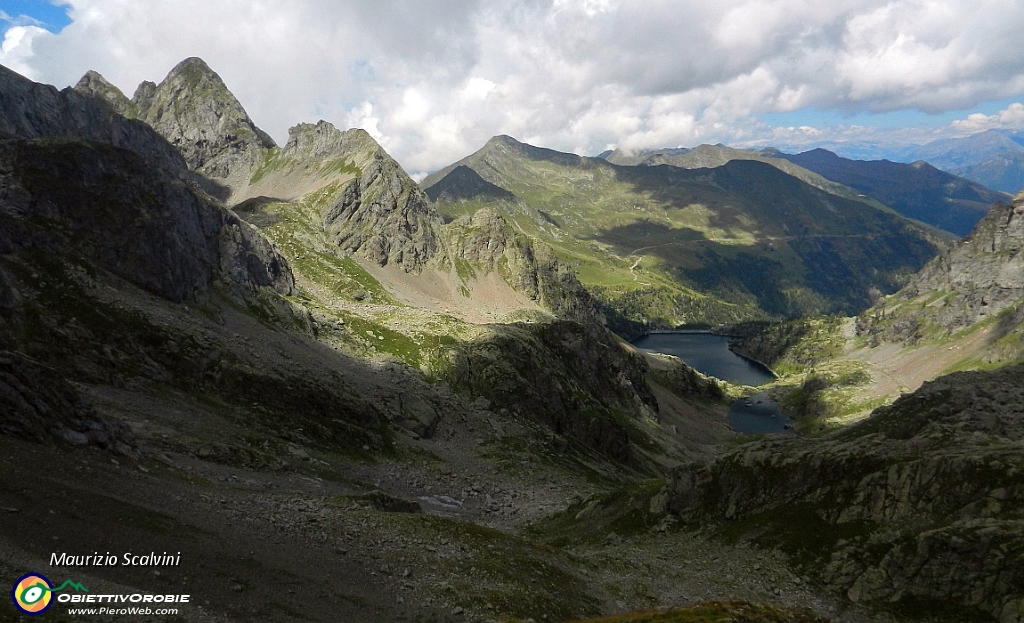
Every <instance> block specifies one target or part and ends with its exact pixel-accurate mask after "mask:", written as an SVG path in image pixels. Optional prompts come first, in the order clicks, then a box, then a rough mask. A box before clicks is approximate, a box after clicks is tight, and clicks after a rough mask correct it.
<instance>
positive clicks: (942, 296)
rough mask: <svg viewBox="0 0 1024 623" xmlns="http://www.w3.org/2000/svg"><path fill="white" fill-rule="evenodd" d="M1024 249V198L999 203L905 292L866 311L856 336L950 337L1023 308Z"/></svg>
mask: <svg viewBox="0 0 1024 623" xmlns="http://www.w3.org/2000/svg"><path fill="white" fill-rule="evenodd" d="M1022 250H1024V197H1021V196H1018V197H1017V199H1015V200H1014V201H1013V202H1012V203H1010V204H996V205H995V206H994V207H993V208H992V210H991V211H990V212H989V214H988V215H987V216H986V217H985V218H983V219H982V220H981V221H980V222H979V223H978V225H977V226H976V227H975V229H974V231H972V232H971V233H970V235H968V236H967V237H965V238H964V239H963V240H961V241H960V242H958V243H957V244H956V245H955V246H954V247H953V248H951V249H949V250H948V251H945V252H943V253H941V254H940V255H939V256H938V257H936V258H935V259H934V260H932V261H931V262H929V263H928V264H927V265H926V266H925V267H924V268H922V269H921V271H920V273H918V275H917V276H916V277H915V278H914V279H912V280H911V282H910V283H909V284H908V285H907V286H906V287H904V288H903V289H902V290H900V291H899V292H897V293H896V294H894V295H893V296H892V297H889V299H887V300H885V301H883V302H882V303H880V304H879V305H877V306H876V307H874V308H873V309H871V310H868V311H867V312H864V314H862V315H861V317H860V318H859V319H858V324H857V329H858V332H859V333H861V334H862V335H867V336H869V337H872V338H873V339H875V340H884V341H893V342H910V343H914V342H916V341H918V340H920V339H922V338H923V337H926V336H927V334H928V333H929V332H930V331H934V329H935V328H937V329H939V330H940V331H942V332H943V333H944V334H946V335H948V334H952V333H955V332H956V331H958V330H960V329H963V328H965V327H970V326H972V325H974V324H976V323H978V322H980V321H982V320H985V319H986V318H990V317H992V316H995V315H998V314H1000V313H1001V312H1003V311H1004V310H1007V309H1010V308H1019V307H1020V305H1021V302H1022V300H1024V254H1022V253H1021V251H1022ZM1008 313H1009V314H1010V315H1011V316H1012V315H1013V311H1010V312H1008ZM1018 324H1019V321H1018Z"/></svg>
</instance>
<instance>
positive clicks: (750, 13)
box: [0, 0, 1024, 171]
mask: <svg viewBox="0 0 1024 623" xmlns="http://www.w3.org/2000/svg"><path fill="white" fill-rule="evenodd" d="M68 4H69V6H70V17H71V19H72V20H73V23H72V24H71V25H69V26H67V27H66V28H64V29H63V30H62V31H61V32H60V33H59V34H50V33H46V32H45V31H41V30H40V29H35V30H32V27H31V26H20V27H19V28H22V30H20V31H16V29H15V28H9V29H8V31H7V33H6V34H5V37H4V47H3V53H2V54H3V56H2V58H0V62H3V63H4V64H5V65H7V66H9V67H11V68H13V69H15V70H17V71H20V72H22V73H26V75H29V76H30V77H33V78H34V79H37V80H41V81H45V82H50V83H53V84H56V85H58V86H65V85H68V84H73V83H74V82H75V81H77V79H78V77H79V76H81V74H83V73H84V72H85V71H86V70H88V69H95V70H97V71H99V72H100V73H102V74H104V76H106V77H107V78H108V79H110V80H111V81H112V82H114V83H115V84H117V85H118V86H120V87H121V88H122V89H124V90H125V91H126V92H127V94H128V95H129V96H130V95H131V93H132V91H133V90H134V88H135V86H136V85H137V84H138V83H139V82H140V81H142V80H154V81H158V80H160V79H161V78H162V77H163V75H164V74H165V73H166V72H167V71H168V70H169V69H170V68H171V67H173V66H174V65H175V64H176V63H177V62H179V61H180V60H182V59H183V58H185V57H188V56H201V57H203V58H204V59H205V60H206V61H207V62H208V63H209V64H210V66H211V67H213V68H214V69H215V70H216V71H217V72H218V73H220V75H221V77H223V78H224V80H225V82H226V83H227V84H228V86H229V87H230V88H231V89H232V91H233V92H234V93H235V94H236V95H237V96H238V97H239V99H240V100H241V101H242V103H243V104H244V105H245V106H246V108H247V110H249V112H250V114H251V115H252V116H253V118H254V120H255V121H256V122H257V123H258V124H260V125H261V126H263V127H264V128H265V129H266V130H268V131H269V132H270V133H271V134H272V135H273V136H274V137H275V138H277V139H278V140H279V141H281V140H283V139H284V137H285V136H286V129H287V128H288V127H289V126H291V125H293V124H295V123H297V122H300V121H316V120H318V119H321V118H323V119H327V120H328V121H331V122H333V123H335V124H336V125H339V126H345V125H346V124H351V125H359V126H362V127H364V128H365V129H366V130H367V131H369V132H370V133H371V134H372V135H374V136H375V137H377V138H378V140H380V141H381V143H382V144H383V145H384V147H385V148H386V149H388V150H389V151H390V152H391V153H392V154H393V155H394V156H395V157H396V158H398V159H399V161H400V162H402V164H403V165H404V166H405V167H406V168H407V169H409V170H411V171H429V170H433V169H436V168H439V167H441V166H443V165H445V164H448V163H450V162H452V161H454V160H456V159H458V158H460V157H462V156H464V155H466V154H467V153H469V152H471V151H473V150H475V149H477V148H478V147H479V146H481V145H482V144H483V143H484V142H485V141H486V140H487V139H488V138H489V137H490V136H493V135H495V134H501V133H505V134H510V135H512V136H515V137H517V138H519V139H521V140H528V141H530V140H532V141H535V142H537V143H540V144H542V145H544V146H547V147H553V148H556V149H565V150H577V151H581V152H583V153H597V152H598V151H601V150H603V149H604V148H605V147H606V146H607V145H610V144H613V145H619V146H623V147H628V148H637V149H638V148H644V147H661V146H677V145H694V144H697V143H700V142H726V143H731V144H739V143H745V144H754V143H758V142H764V141H771V140H779V139H781V138H784V137H794V140H795V139H796V138H799V139H800V140H810V138H809V137H810V136H811V135H812V134H813V133H812V132H810V131H809V130H807V129H804V128H800V127H795V128H793V129H788V128H771V127H769V126H767V125H766V124H764V123H762V122H760V121H758V119H757V117H758V116H759V115H762V114H764V113H769V112H775V113H782V112H789V111H796V110H800V109H803V108H806V107H815V108H817V109H819V110H837V111H844V112H849V113H856V112H862V111H893V110H901V109H904V108H916V109H920V110H925V111H928V112H940V111H945V110H951V109H964V108H968V107H970V106H973V105H976V104H978V103H980V102H984V101H993V100H1000V99H1006V98H1011V97H1018V96H1024V55H1020V54H1019V52H1018V47H1019V44H1018V39H1019V33H1020V32H1024V11H1021V10H1020V8H1019V5H1018V0H970V1H968V0H835V1H830V2H820V1H818V0H719V1H718V2H714V3H711V2H704V1H702V0H645V1H644V2H624V1H621V0H453V1H452V2H447V3H443V4H439V3H425V2H418V1H416V0H344V1H338V0H307V1H305V2H286V3H282V2H271V1H270V0H252V1H250V2H245V3H239V2H236V1H232V0H176V1H175V2H161V1H158V0H68ZM1004 112H1005V111H1004ZM1007 114H1008V115H1009V114H1010V113H1007ZM963 123H964V124H975V125H977V126H978V127H980V126H981V125H984V124H986V123H1008V122H1007V121H998V120H995V121H993V120H988V118H986V119H980V118H979V119H975V118H973V117H968V118H967V119H965V120H964V122H963ZM966 127H967V125H962V126H960V127H958V128H954V127H953V126H950V128H948V130H950V131H953V130H955V129H959V130H964V129H966ZM819 131H825V130H823V129H819ZM826 133H828V134H830V136H834V137H837V138H836V140H852V139H853V137H856V136H865V137H868V138H869V139H870V140H882V138H883V136H882V134H881V133H880V132H879V131H876V130H873V129H871V128H860V129H856V128H855V127H854V126H849V127H836V128H832V129H830V130H828V131H827V132H826ZM819 138H820V137H819ZM762 144H766V143H762Z"/></svg>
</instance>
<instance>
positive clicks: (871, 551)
mask: <svg viewBox="0 0 1024 623" xmlns="http://www.w3.org/2000/svg"><path fill="white" fill-rule="evenodd" d="M1021 387H1024V365H1018V366H1013V367H1010V368H1005V369H1002V370H999V371H995V372H975V373H959V374H954V375H950V376H947V377H943V378H941V379H938V380H936V381H933V382H931V383H927V384H925V385H924V386H923V387H922V388H921V389H920V390H918V391H917V392H915V393H914V394H910V395H907V396H904V397H903V398H901V399H900V400H898V401H897V402H896V403H894V404H893V405H892V406H891V407H885V408H882V409H879V410H878V411H876V412H875V414H874V415H872V417H871V418H869V419H868V420H865V421H864V422H862V423H861V424H858V425H856V426H853V427H851V428H849V429H846V430H844V431H843V432H841V433H839V434H837V435H833V436H831V437H826V438H821V439H816V440H808V439H785V440H766V441H760V442H755V443H751V444H746V445H744V446H742V447H740V448H738V449H736V450H734V451H731V452H729V453H727V454H726V455H724V456H723V457H721V458H719V459H718V460H716V461H714V462H713V463H711V464H709V465H690V466H686V467H683V468H680V469H679V470H678V471H677V472H676V473H675V475H674V477H673V480H672V482H671V484H670V485H669V491H670V503H669V505H670V508H671V509H673V510H674V511H675V512H677V513H678V514H679V515H680V517H682V518H683V519H685V520H687V521H694V522H707V521H721V520H731V521H741V522H743V524H744V525H746V526H749V527H751V530H752V531H755V532H758V533H760V534H762V535H764V534H774V535H775V537H774V538H777V539H779V540H781V541H782V542H783V545H784V546H788V547H793V548H795V549H802V550H804V552H805V553H811V555H812V556H813V558H814V560H813V562H811V563H810V568H813V569H815V570H816V571H815V574H816V576H817V579H818V580H819V581H821V582H822V583H824V584H826V585H828V586H831V587H833V588H836V589H839V590H842V591H844V592H845V593H846V594H847V596H848V597H849V598H851V599H853V600H856V601H863V600H891V601H899V600H903V599H906V600H914V599H917V600H932V601H936V602H945V603H951V604H957V605H959V606H966V607H972V608H977V609H980V610H982V611H984V612H987V613H989V614H991V615H992V616H994V617H997V618H998V619H999V620H1000V621H1001V622H1003V623H1010V622H1013V623H1016V622H1018V621H1020V620H1022V619H1021V618H1020V617H1021V612H1020V606H1021V604H1022V603H1024V589H1022V588H1021V587H1022V586H1024V582H1022V581H1024V562H1022V559H1021V558H1020V556H1019V552H1020V551H1021V547H1022V546H1024V519H1022V518H1024V483H1022V482H1021V480H1020V478H1019V474H1020V473H1021V470H1024V458H1022V457H1021V455H1020V452H1019V448H1020V443H1021V442H1022V441H1024V416H1022V413H1021V410H1020V405H1021V404H1022V399H1024V391H1022V390H1021ZM794 523H796V524H799V525H800V526H801V529H800V530H797V531H792V532H787V531H791V530H792V526H793V524H794ZM786 526H788V527H786ZM787 534H788V536H787ZM769 540H770V539H769ZM954 563H955V564H954Z"/></svg>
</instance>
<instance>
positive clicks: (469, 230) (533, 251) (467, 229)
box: [440, 208, 604, 324]
mask: <svg viewBox="0 0 1024 623" xmlns="http://www.w3.org/2000/svg"><path fill="white" fill-rule="evenodd" d="M445 234H446V240H447V244H446V245H445V248H444V253H443V255H442V256H441V258H440V263H441V264H442V265H448V264H452V263H453V262H458V261H460V260H462V261H465V262H468V263H469V264H471V265H472V266H474V267H476V268H479V269H480V270H482V271H483V272H490V271H498V272H499V273H500V274H501V276H502V278H504V280H505V281H506V282H507V283H508V284H509V285H510V286H512V287H513V288H515V289H516V290H518V291H520V292H523V293H525V294H526V295H527V296H529V297H530V298H531V299H533V300H535V301H537V302H538V303H540V304H541V305H543V306H544V307H546V308H547V309H549V310H551V312H552V313H553V314H554V315H555V316H557V317H559V318H564V319H568V320H577V321H580V322H596V323H598V324H604V316H603V315H602V314H601V311H600V309H599V305H598V303H597V302H596V301H595V300H594V298H593V297H592V296H591V295H590V293H589V292H587V290H586V289H585V288H584V287H583V285H582V284H580V282H579V280H577V278H576V275H575V274H574V273H573V272H572V271H571V270H569V269H568V268H567V267H566V266H565V265H563V264H562V263H561V262H560V261H559V260H558V258H557V257H556V256H555V254H554V252H552V250H551V248H550V247H548V246H547V245H545V244H543V243H539V242H534V241H531V240H529V239H528V238H527V237H526V236H524V235H522V234H520V233H518V232H516V231H514V230H513V229H512V227H510V226H509V224H508V222H507V221H506V220H505V219H504V218H503V217H502V216H501V215H499V214H498V213H497V212H495V211H494V210H491V209H489V208H482V209H480V210H478V211H477V212H476V213H475V214H473V216H472V217H465V218H461V219H459V220H456V221H454V222H452V223H450V224H449V225H447V226H446V228H445Z"/></svg>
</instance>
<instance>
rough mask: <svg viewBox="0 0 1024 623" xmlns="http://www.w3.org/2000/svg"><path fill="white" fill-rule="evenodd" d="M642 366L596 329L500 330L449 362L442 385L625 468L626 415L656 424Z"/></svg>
mask: <svg viewBox="0 0 1024 623" xmlns="http://www.w3.org/2000/svg"><path fill="white" fill-rule="evenodd" d="M646 372H647V365H646V363H645V362H644V361H643V359H642V358H641V357H639V356H638V355H634V354H631V353H629V352H627V351H626V350H625V349H624V348H623V347H622V346H620V345H619V344H617V343H616V342H615V341H614V339H613V338H611V336H610V335H609V333H608V332H607V331H605V330H604V329H601V328H599V327H597V326H595V325H593V324H581V323H577V322H568V321H560V322H553V323H546V324H537V325H525V324H524V325H514V326H510V327H505V328H504V329H503V330H502V331H500V332H497V333H496V334H495V335H494V336H493V337H491V338H489V339H487V340H485V341H478V342H473V343H469V344H465V345H464V346H463V347H461V348H460V349H459V350H458V351H456V352H455V353H454V354H453V355H452V361H451V367H450V369H449V370H448V371H447V373H446V375H445V378H446V380H447V381H448V382H449V383H450V384H451V385H452V386H454V387H457V388H460V389H464V390H469V391H470V392H472V393H473V394H474V395H478V396H483V397H484V398H486V399H487V400H489V401H491V402H492V403H494V404H500V405H505V406H506V407H507V408H508V409H509V410H510V411H514V412H517V413H518V414H520V415H522V416H525V417H527V418H530V419H533V420H535V421H537V422H540V423H542V424H545V425H547V426H549V427H550V428H551V429H552V430H554V431H555V432H556V433H558V434H560V435H562V436H564V437H566V438H568V439H571V440H574V441H577V442H579V443H582V444H584V445H586V446H588V447H591V448H593V449H595V450H597V451H598V452H600V453H602V454H604V455H605V456H608V457H610V458H613V459H615V460H618V461H621V462H625V463H636V462H637V460H638V456H637V455H636V453H635V451H634V448H633V447H632V445H631V444H630V441H629V438H630V433H631V431H630V426H631V424H629V423H626V421H627V420H629V419H630V417H629V416H627V415H626V414H633V413H647V414H648V415H650V416H652V417H653V411H654V410H656V409H657V401H656V399H655V398H654V396H653V394H652V393H651V391H650V388H649V387H648V386H647V383H646V382H645V381H644V374H645V373H646Z"/></svg>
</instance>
